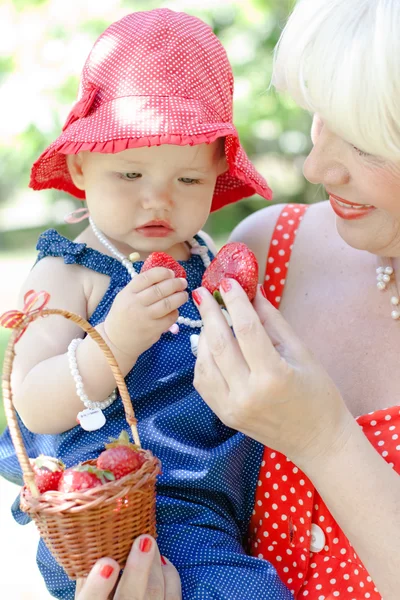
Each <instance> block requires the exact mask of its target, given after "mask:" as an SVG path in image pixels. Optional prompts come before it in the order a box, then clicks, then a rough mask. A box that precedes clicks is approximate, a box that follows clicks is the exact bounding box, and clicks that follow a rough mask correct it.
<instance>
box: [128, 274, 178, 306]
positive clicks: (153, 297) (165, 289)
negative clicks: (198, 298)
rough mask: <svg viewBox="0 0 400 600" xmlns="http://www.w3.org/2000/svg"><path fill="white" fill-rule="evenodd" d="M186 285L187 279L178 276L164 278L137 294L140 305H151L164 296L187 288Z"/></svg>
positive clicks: (166, 296)
mask: <svg viewBox="0 0 400 600" xmlns="http://www.w3.org/2000/svg"><path fill="white" fill-rule="evenodd" d="M187 285H188V283H187V280H186V279H183V278H180V277H176V278H173V279H169V278H168V279H164V281H160V282H159V283H155V284H154V285H152V286H150V287H149V288H146V289H145V290H143V291H142V292H140V294H138V298H139V300H140V304H141V305H142V306H151V305H153V304H156V303H157V302H159V301H160V300H164V299H165V298H168V297H170V296H172V295H173V294H175V293H179V292H183V291H184V290H185V289H186V288H187ZM186 301H187V294H186Z"/></svg>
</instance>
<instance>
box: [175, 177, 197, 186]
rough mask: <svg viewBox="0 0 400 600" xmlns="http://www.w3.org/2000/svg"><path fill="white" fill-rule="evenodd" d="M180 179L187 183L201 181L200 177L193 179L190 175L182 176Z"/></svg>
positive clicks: (191, 183)
mask: <svg viewBox="0 0 400 600" xmlns="http://www.w3.org/2000/svg"><path fill="white" fill-rule="evenodd" d="M179 181H181V182H182V183H186V184H187V185H193V184H195V183H200V179H191V178H190V177H180V178H179Z"/></svg>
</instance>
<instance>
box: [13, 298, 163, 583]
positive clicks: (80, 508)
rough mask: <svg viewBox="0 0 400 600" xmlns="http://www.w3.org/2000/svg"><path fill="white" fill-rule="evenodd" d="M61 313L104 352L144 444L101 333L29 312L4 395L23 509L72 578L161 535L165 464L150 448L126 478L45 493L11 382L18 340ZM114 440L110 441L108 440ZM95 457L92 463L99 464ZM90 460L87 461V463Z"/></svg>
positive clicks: (47, 311) (50, 312) (136, 439)
mask: <svg viewBox="0 0 400 600" xmlns="http://www.w3.org/2000/svg"><path fill="white" fill-rule="evenodd" d="M48 315H61V316H63V317H65V318H66V319H69V320H71V321H73V322H74V323H76V324H77V325H79V326H80V327H81V328H82V329H83V330H84V331H85V332H86V333H87V334H88V335H90V337H91V338H92V339H93V340H94V341H95V342H97V344H98V345H99V346H100V348H101V349H102V350H103V352H104V354H105V356H106V358H107V360H108V363H109V365H110V367H111V370H112V372H113V374H114V377H115V380H116V382H117V386H118V389H119V392H120V394H121V398H122V402H123V405H124V410H125V417H126V421H127V423H128V426H129V428H130V429H131V432H132V436H133V439H134V442H135V444H137V445H138V446H139V447H140V440H139V435H138V431H137V427H136V423H137V421H136V418H135V415H134V411H133V407H132V402H131V399H130V397H129V392H128V390H127V388H126V385H125V381H124V378H123V376H122V374H121V372H120V370H119V367H118V365H117V362H116V360H115V358H114V356H113V354H112V352H111V350H110V349H109V347H108V346H107V344H106V343H105V342H104V340H103V338H102V337H101V336H100V335H99V333H98V332H97V331H96V330H95V329H94V328H93V327H92V326H91V325H90V324H89V323H88V322H87V321H85V320H84V319H82V318H81V317H79V316H77V315H75V314H73V313H70V312H68V311H65V310H57V309H41V310H36V311H33V312H31V313H28V314H25V315H24V317H23V320H22V323H21V324H20V326H18V327H17V328H15V326H14V331H13V333H12V334H11V338H10V341H9V344H8V347H7V349H6V353H5V359H4V368H3V398H4V407H5V413H6V417H7V422H8V425H9V429H10V434H11V437H12V440H13V443H14V446H15V450H16V454H17V457H18V460H19V463H20V465H21V468H22V472H23V478H24V482H25V486H24V488H23V489H22V493H21V504H20V505H21V509H22V510H23V511H24V512H26V513H27V514H28V515H29V516H30V517H31V518H32V519H33V521H34V522H35V523H36V526H37V527H38V529H39V532H40V535H41V537H42V538H43V540H44V542H45V544H46V546H47V547H48V548H49V550H50V551H51V553H52V554H53V556H54V558H55V559H56V560H57V562H58V563H59V564H60V565H61V566H62V567H63V569H65V571H66V573H67V575H68V577H69V578H70V579H77V578H79V577H84V576H86V575H87V574H88V573H89V571H90V569H91V568H92V566H93V564H94V563H95V562H96V561H97V560H98V559H99V558H101V557H103V556H109V557H112V558H114V559H115V560H116V561H117V562H118V563H119V564H120V565H121V567H122V566H124V565H125V562H126V559H127V556H128V554H129V551H130V549H131V545H132V542H133V540H134V539H135V538H136V537H137V536H139V535H141V534H143V533H147V534H150V535H152V536H155V535H156V524H155V483H156V477H157V475H158V473H159V472H160V463H159V461H158V459H157V458H155V457H154V456H153V455H152V453H151V452H150V451H145V450H142V449H140V452H142V453H143V455H144V456H145V458H146V460H145V462H144V464H143V465H142V467H141V468H140V469H139V470H138V471H136V472H135V473H132V474H130V475H126V476H125V477H123V478H122V479H119V480H115V481H111V482H108V483H106V484H104V485H101V486H98V487H95V488H92V489H89V490H86V491H84V492H77V493H76V492H74V493H66V494H65V493H62V492H58V491H48V492H45V493H44V494H39V492H38V490H37V487H36V484H35V479H34V473H33V470H32V467H31V464H30V461H29V458H28V455H27V453H26V449H25V447H24V444H23V440H22V435H21V430H20V428H19V425H18V420H17V416H16V412H15V409H14V406H13V402H12V391H11V385H10V378H11V371H12V366H13V362H14V357H15V350H14V346H15V342H16V341H18V339H19V337H20V336H21V335H22V333H23V331H24V329H25V328H26V326H27V325H28V324H29V323H30V322H32V321H35V320H36V319H37V318H38V317H42V316H43V317H44V316H48ZM107 441H108V440H104V442H105V443H106V442H107ZM95 462H96V461H95V460H93V461H87V463H89V464H95ZM87 463H86V464H87Z"/></svg>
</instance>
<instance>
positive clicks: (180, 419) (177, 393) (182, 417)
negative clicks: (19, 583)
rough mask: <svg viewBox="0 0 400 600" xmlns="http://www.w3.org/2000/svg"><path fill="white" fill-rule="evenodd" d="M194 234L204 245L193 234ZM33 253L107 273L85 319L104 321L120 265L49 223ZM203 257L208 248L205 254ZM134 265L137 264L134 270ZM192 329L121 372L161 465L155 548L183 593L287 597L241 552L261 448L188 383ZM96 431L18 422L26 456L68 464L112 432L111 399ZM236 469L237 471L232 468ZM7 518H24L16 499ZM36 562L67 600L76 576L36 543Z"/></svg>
mask: <svg viewBox="0 0 400 600" xmlns="http://www.w3.org/2000/svg"><path fill="white" fill-rule="evenodd" d="M196 241H198V242H199V244H200V245H202V246H205V243H204V241H203V240H202V239H201V238H200V237H198V236H196ZM37 249H38V251H39V255H38V259H39V260H41V259H43V258H45V257H59V258H62V259H63V260H64V262H65V263H66V264H75V265H77V268H86V269H91V270H93V271H96V272H99V273H103V274H105V275H108V277H109V278H110V283H109V287H108V289H107V291H106V293H105V295H104V296H103V298H102V300H101V301H100V303H99V304H98V306H97V307H96V309H95V311H94V313H93V314H92V316H91V318H90V323H91V324H92V325H93V326H96V325H97V324H99V323H101V322H103V321H104V319H105V318H106V316H107V314H108V311H109V310H110V307H111V305H112V303H113V301H114V299H115V296H116V295H117V294H118V293H119V292H120V291H121V290H122V289H123V288H124V287H125V286H126V285H127V284H128V283H129V282H130V281H131V277H130V275H129V274H128V272H127V270H126V269H125V267H124V266H123V265H122V264H121V262H120V261H119V260H117V259H115V258H113V257H111V256H106V255H105V254H102V253H101V252H98V251H96V250H94V249H92V248H89V247H87V245H86V244H77V243H74V242H71V241H70V240H68V239H67V238H65V237H63V236H61V235H60V234H59V233H57V231H55V230H49V231H47V232H45V233H44V234H42V235H41V236H40V238H39V241H38V244H37ZM209 258H210V259H212V258H213V257H212V254H211V253H210V252H209ZM182 264H183V266H184V268H185V271H186V274H187V280H188V290H193V289H195V288H197V287H198V286H199V285H200V284H201V280H202V277H203V275H204V268H205V267H204V263H203V260H202V258H201V256H200V255H198V254H197V255H195V254H193V255H191V257H190V259H189V260H188V261H182ZM141 266H142V263H141V262H139V261H138V262H137V263H135V268H136V269H137V271H139V270H140V268H141ZM180 312H181V314H182V316H184V317H187V318H190V319H197V318H198V310H197V308H196V306H195V304H194V302H193V301H192V300H189V301H188V302H186V304H184V305H183V306H182V307H181V310H180ZM190 335H191V330H190V328H188V327H185V328H182V329H181V331H180V333H179V335H173V334H172V333H169V332H168V333H166V334H165V335H163V336H161V339H160V340H159V341H158V342H157V343H156V344H154V345H153V346H152V347H151V348H149V349H148V350H147V351H146V352H144V353H143V354H142V355H141V356H140V357H139V359H138V361H137V362H136V364H135V366H134V367H133V369H132V370H131V371H130V373H128V375H127V376H126V384H127V387H128V390H129V393H130V396H131V398H132V399H133V404H134V408H135V414H136V416H137V419H138V428H139V435H140V439H141V442H142V445H143V447H144V448H149V449H150V450H151V451H152V452H153V453H154V454H155V455H156V456H157V457H158V458H159V459H160V460H161V464H162V475H161V476H160V477H159V478H158V481H157V533H158V538H157V541H158V544H159V548H160V552H161V553H162V554H164V555H165V556H167V557H168V558H169V559H170V560H171V562H172V563H173V564H174V565H175V566H176V568H177V569H178V571H179V573H180V575H181V581H182V590H183V599H184V600H214V599H215V598H218V599H219V600H233V599H239V598H240V600H254V599H255V598H257V600H290V598H291V595H290V592H289V590H288V589H287V588H286V587H285V586H284V585H283V584H282V582H281V581H280V579H279V577H278V575H277V572H276V570H275V569H274V568H273V567H272V566H271V565H270V563H268V562H267V561H264V560H258V559H257V558H256V557H253V556H248V555H246V554H245V553H244V551H243V547H242V542H243V537H244V536H245V534H246V530H247V526H248V523H249V519H250V516H251V511H252V507H253V501H254V489H255V487H256V484H257V476H258V470H259V467H260V462H261V457H262V453H263V447H262V446H261V444H259V443H258V442H255V441H254V440H251V439H250V438H247V437H246V436H244V435H243V434H242V433H239V432H237V431H234V430H233V429H229V428H228V427H226V426H225V425H223V424H222V423H221V422H220V421H219V419H218V418H217V417H216V416H215V414H214V413H213V412H212V411H211V410H210V409H209V407H208V406H207V405H206V403H205V402H203V400H202V399H201V397H200V396H199V394H198V393H197V392H196V390H195V389H194V388H193V374H194V364H195V358H194V356H193V354H192V352H191V351H190ZM104 413H105V415H106V419H107V421H106V423H105V425H104V427H102V429H99V430H98V431H93V432H85V431H83V430H82V429H81V427H79V426H77V427H74V428H73V429H70V430H69V431H66V432H64V433H62V434H60V435H54V436H50V435H48V436H43V435H35V434H33V433H31V432H30V431H28V430H27V429H26V428H25V427H24V425H23V424H22V423H20V425H21V430H22V435H23V437H24V441H25V447H26V448H27V452H28V455H29V456H37V455H38V454H40V453H44V454H48V455H51V456H58V457H60V458H61V459H62V460H63V461H64V462H65V464H66V465H67V466H68V467H69V466H71V465H74V464H77V463H78V462H80V461H83V460H86V459H89V458H94V457H96V456H98V455H99V454H100V452H101V451H102V450H103V449H104V442H105V441H107V440H108V439H109V438H110V437H114V438H116V437H118V435H119V433H120V432H121V430H122V429H123V428H126V420H125V417H124V411H123V408H122V404H121V402H120V400H119V399H118V398H117V400H116V402H114V403H113V404H112V405H111V406H109V407H108V408H107V409H105V411H104ZM242 473H244V474H245V476H244V477H238V474H242ZM0 476H4V477H6V478H7V479H10V480H14V481H15V482H17V483H19V485H21V483H22V482H21V469H20V466H19V464H18V461H17V459H16V456H15V450H14V446H13V444H12V441H11V438H10V432H9V430H8V429H6V431H5V432H4V434H3V435H2V436H0ZM13 515H14V518H15V519H16V520H17V521H18V522H19V523H21V524H26V523H27V522H29V518H27V516H26V515H25V514H24V513H22V512H21V510H20V508H19V502H18V501H16V502H15V503H14V506H13ZM37 562H38V565H39V568H40V571H41V573H42V575H43V577H44V579H45V582H46V585H47V587H48V589H49V591H50V593H51V594H52V596H54V597H56V598H59V599H60V600H73V598H74V590H75V583H74V582H72V581H70V580H69V579H68V578H67V576H66V574H65V573H64V571H63V570H62V568H61V567H60V566H59V565H57V563H56V562H55V560H54V558H53V557H52V556H51V555H50V553H49V551H48V550H47V548H46V546H45V545H44V543H43V541H41V542H40V544H39V548H38V553H37Z"/></svg>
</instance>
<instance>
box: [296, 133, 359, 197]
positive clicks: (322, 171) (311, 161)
mask: <svg viewBox="0 0 400 600" xmlns="http://www.w3.org/2000/svg"><path fill="white" fill-rule="evenodd" d="M344 144H345V142H344V141H343V140H341V139H340V138H339V137H337V136H336V135H334V134H332V133H330V132H327V130H326V127H324V128H323V129H322V130H321V131H320V132H319V134H318V136H315V137H314V147H313V148H312V150H311V152H310V154H309V155H308V156H307V158H306V160H305V162H304V166H303V174H304V177H305V178H306V179H308V181H310V182H311V183H316V184H322V185H324V186H325V187H327V188H329V187H333V186H339V185H345V184H346V183H348V182H349V181H350V173H349V171H348V169H347V166H346V163H345V151H346V149H345V148H344Z"/></svg>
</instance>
